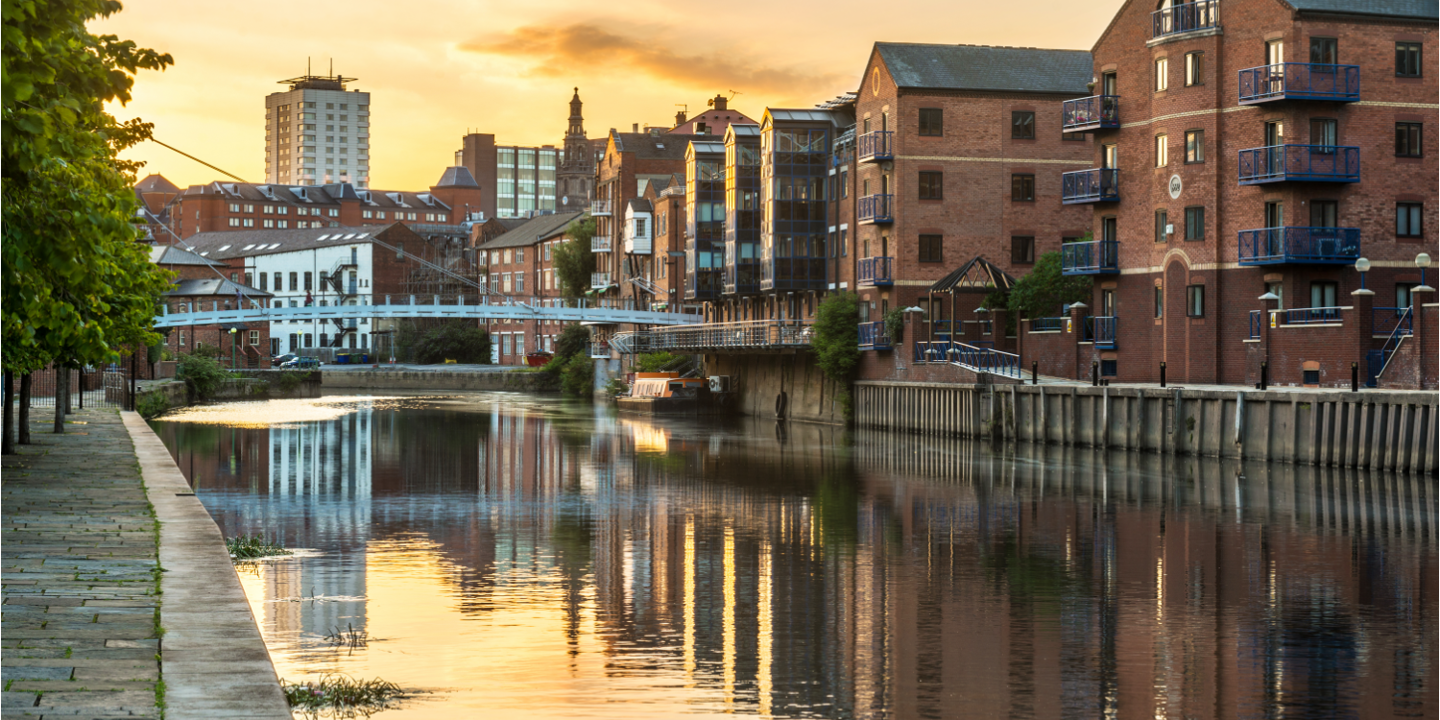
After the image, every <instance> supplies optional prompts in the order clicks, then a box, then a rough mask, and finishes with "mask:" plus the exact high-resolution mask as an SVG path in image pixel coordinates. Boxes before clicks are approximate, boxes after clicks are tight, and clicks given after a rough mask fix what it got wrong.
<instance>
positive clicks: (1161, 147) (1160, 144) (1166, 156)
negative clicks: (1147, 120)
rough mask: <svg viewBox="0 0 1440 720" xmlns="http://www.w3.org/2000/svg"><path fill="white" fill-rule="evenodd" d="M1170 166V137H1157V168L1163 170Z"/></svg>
mask: <svg viewBox="0 0 1440 720" xmlns="http://www.w3.org/2000/svg"><path fill="white" fill-rule="evenodd" d="M1169 164H1170V136H1169V135H1163V134H1162V135H1156V136H1155V167H1157V168H1163V167H1165V166H1167V165H1169Z"/></svg>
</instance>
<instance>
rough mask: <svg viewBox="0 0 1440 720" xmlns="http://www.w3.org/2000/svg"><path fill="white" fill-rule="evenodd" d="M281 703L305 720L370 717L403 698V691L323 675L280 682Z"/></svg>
mask: <svg viewBox="0 0 1440 720" xmlns="http://www.w3.org/2000/svg"><path fill="white" fill-rule="evenodd" d="M280 688H281V689H282V690H284V691H285V701H286V702H288V703H290V707H292V708H294V709H296V710H299V711H300V712H301V714H303V715H304V716H305V717H320V716H321V715H322V714H326V715H328V716H332V717H346V718H354V717H370V716H371V715H373V714H374V713H376V712H379V711H380V710H383V709H385V708H386V707H388V706H389V704H390V701H391V700H393V699H396V698H400V697H404V695H405V691H404V690H402V689H401V688H400V686H399V685H396V684H395V683H392V682H386V681H384V680H380V679H378V678H377V679H375V680H356V679H355V678H352V677H350V676H348V675H324V676H321V678H320V679H319V680H309V681H306V682H303V683H292V682H289V681H286V680H283V679H282V680H281V681H280Z"/></svg>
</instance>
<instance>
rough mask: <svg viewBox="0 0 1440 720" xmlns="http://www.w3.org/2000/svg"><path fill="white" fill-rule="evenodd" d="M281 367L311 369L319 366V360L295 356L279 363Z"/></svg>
mask: <svg viewBox="0 0 1440 720" xmlns="http://www.w3.org/2000/svg"><path fill="white" fill-rule="evenodd" d="M280 367H281V368H282V369H294V370H313V369H315V368H318V367H320V360H319V359H317V358H311V357H295V358H292V359H290V360H286V361H285V362H283V363H281V364H280Z"/></svg>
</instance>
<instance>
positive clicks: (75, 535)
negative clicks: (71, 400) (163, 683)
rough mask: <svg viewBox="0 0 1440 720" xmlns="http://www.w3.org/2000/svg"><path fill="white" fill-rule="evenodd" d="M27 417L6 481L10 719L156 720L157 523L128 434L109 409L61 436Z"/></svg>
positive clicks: (2, 488) (44, 416) (74, 419)
mask: <svg viewBox="0 0 1440 720" xmlns="http://www.w3.org/2000/svg"><path fill="white" fill-rule="evenodd" d="M37 416H38V417H37ZM31 419H32V421H33V422H32V424H31V439H33V440H34V441H35V442H36V444H35V445H30V446H23V447H22V448H21V452H22V453H23V454H21V455H18V456H7V457H5V458H4V462H3V473H4V474H3V482H0V495H3V496H0V507H3V525H0V527H3V531H0V543H3V547H4V559H3V591H0V594H3V597H4V605H3V609H0V625H3V629H0V638H3V639H0V646H3V650H0V676H3V682H4V693H3V703H4V707H3V713H4V715H5V716H6V717H11V716H12V714H13V715H17V716H18V715H34V716H45V717H77V716H79V717H93V718H112V717H127V718H131V717H140V718H145V717H152V718H154V717H159V716H160V710H159V709H158V708H157V707H156V703H155V700H156V691H155V688H156V685H157V683H158V681H159V678H160V665H159V661H158V653H159V643H160V641H159V639H158V638H157V637H156V631H155V621H156V611H157V610H158V608H159V595H158V594H157V592H156V591H157V589H158V578H157V575H158V572H157V565H156V549H157V548H156V537H157V536H156V527H157V526H156V523H155V518H154V517H153V516H152V514H151V512H150V506H149V503H148V502H147V500H146V496H145V488H144V486H143V485H142V484H141V481H140V467H139V465H138V464H137V463H136V461H135V454H134V451H133V446H132V445H131V442H130V436H129V434H128V433H127V432H126V430H125V427H124V426H123V425H121V423H120V417H119V415H118V414H117V413H116V412H115V411H114V410H85V411H80V412H77V413H75V414H74V415H72V416H71V424H70V425H69V426H68V428H67V430H68V433H67V434H65V435H54V434H51V433H50V432H49V430H50V429H51V424H52V422H53V416H52V415H51V414H50V413H49V412H40V413H35V412H33V411H32V414H31Z"/></svg>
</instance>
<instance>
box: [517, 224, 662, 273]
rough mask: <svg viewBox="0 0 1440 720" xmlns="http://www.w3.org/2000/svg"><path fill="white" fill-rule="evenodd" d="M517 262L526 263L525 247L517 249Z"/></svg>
mask: <svg viewBox="0 0 1440 720" xmlns="http://www.w3.org/2000/svg"><path fill="white" fill-rule="evenodd" d="M635 222H637V223H639V222H643V221H642V220H640V219H638V218H637V219H636V220H635ZM639 232H644V230H640V231H639ZM515 262H517V263H523V262H525V248H523V247H522V248H515Z"/></svg>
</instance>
